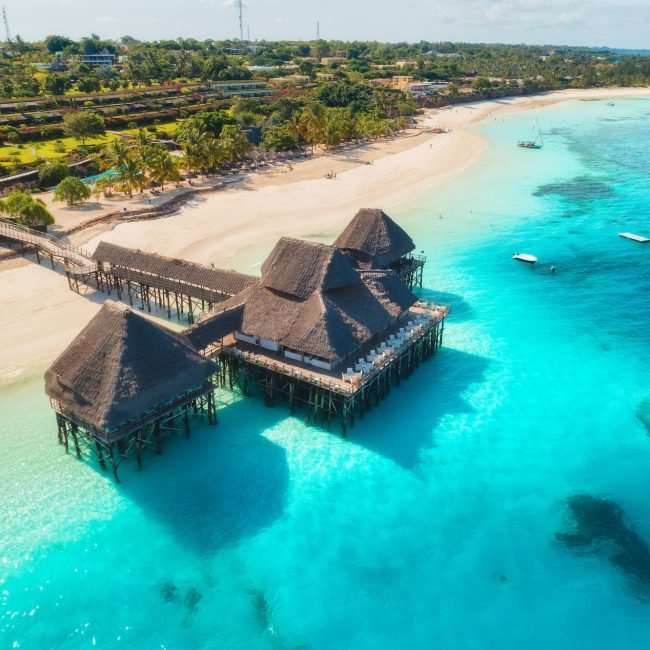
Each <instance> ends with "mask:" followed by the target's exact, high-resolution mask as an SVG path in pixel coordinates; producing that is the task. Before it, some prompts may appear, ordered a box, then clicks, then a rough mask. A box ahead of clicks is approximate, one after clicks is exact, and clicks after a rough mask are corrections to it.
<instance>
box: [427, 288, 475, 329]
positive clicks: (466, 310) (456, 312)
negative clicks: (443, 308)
mask: <svg viewBox="0 0 650 650" xmlns="http://www.w3.org/2000/svg"><path fill="white" fill-rule="evenodd" d="M415 293H416V294H417V296H418V298H420V299H421V300H432V301H433V302H435V303H437V304H438V305H450V306H451V314H452V317H453V319H454V323H464V322H465V321H468V320H471V319H472V318H473V313H472V307H471V305H470V304H469V303H468V302H467V301H466V300H465V298H463V297H462V296H459V295H458V294H455V293H447V292H444V291H434V290H433V289H427V288H424V289H417V291H416V292H415Z"/></svg>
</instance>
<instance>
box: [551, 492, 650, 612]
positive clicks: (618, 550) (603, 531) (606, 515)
mask: <svg viewBox="0 0 650 650" xmlns="http://www.w3.org/2000/svg"><path fill="white" fill-rule="evenodd" d="M567 505H568V508H569V512H570V514H571V515H572V517H573V520H574V523H575V527H574V529H573V530H572V531H570V532H559V533H556V534H555V539H556V540H557V541H558V542H560V543H562V544H564V546H565V547H566V548H568V549H570V550H573V551H575V552H582V553H587V554H594V555H599V556H601V557H606V558H608V559H609V561H610V562H611V563H612V564H613V565H614V566H615V567H617V568H618V569H619V570H620V571H621V572H622V573H623V574H624V576H625V578H626V580H627V584H628V587H629V590H630V592H631V594H632V595H634V596H635V597H636V598H638V599H639V600H643V601H645V602H650V547H649V546H648V544H647V543H646V541H645V540H644V539H643V538H642V537H641V536H640V535H639V534H638V533H637V532H636V531H635V530H633V529H632V528H630V527H629V526H628V525H627V524H626V522H625V513H624V511H623V509H622V508H621V507H620V506H619V505H618V504H617V503H615V502H614V501H610V500H609V499H602V498H599V497H594V496H592V495H590V494H575V495H573V496H570V497H569V498H568V499H567Z"/></svg>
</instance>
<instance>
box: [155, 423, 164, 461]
mask: <svg viewBox="0 0 650 650" xmlns="http://www.w3.org/2000/svg"><path fill="white" fill-rule="evenodd" d="M153 438H154V441H155V443H156V453H157V454H158V455H160V454H162V451H163V449H162V438H161V436H160V420H156V422H155V424H154V425H153Z"/></svg>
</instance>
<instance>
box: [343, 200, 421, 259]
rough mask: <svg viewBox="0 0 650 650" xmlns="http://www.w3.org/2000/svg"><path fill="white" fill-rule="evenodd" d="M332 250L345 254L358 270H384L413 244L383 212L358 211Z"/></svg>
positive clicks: (413, 245) (412, 246) (410, 249)
mask: <svg viewBox="0 0 650 650" xmlns="http://www.w3.org/2000/svg"><path fill="white" fill-rule="evenodd" d="M334 246H338V247H339V248H342V249H343V250H346V251H349V252H350V253H351V254H352V255H353V257H354V258H355V259H356V261H357V263H358V264H359V265H360V267H362V268H371V267H375V268H386V267H387V266H389V265H390V264H392V263H393V262H396V261H397V260H398V259H399V258H400V257H402V256H404V255H406V254H407V253H410V252H411V251H412V250H413V249H414V248H415V244H414V243H413V240H412V239H411V238H410V237H409V236H408V234H407V233H406V232H405V231H404V230H403V229H402V228H400V226H398V225H397V224H396V223H395V222H394V221H393V220H392V219H391V218H390V217H389V216H388V215H387V214H386V213H385V212H384V211H383V210H379V209H369V208H364V209H361V210H359V212H357V214H356V215H355V216H354V218H353V219H352V221H351V222H350V223H349V224H348V225H347V227H346V228H345V230H344V231H343V232H342V233H341V234H340V235H339V236H338V237H337V239H336V241H335V242H334Z"/></svg>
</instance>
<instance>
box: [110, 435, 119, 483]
mask: <svg viewBox="0 0 650 650" xmlns="http://www.w3.org/2000/svg"><path fill="white" fill-rule="evenodd" d="M108 450H109V456H108V457H109V459H110V461H111V467H112V469H113V476H114V477H115V482H116V483H119V482H120V477H119V476H118V475H117V466H118V463H116V462H115V456H114V455H113V445H112V444H111V443H109V445H108Z"/></svg>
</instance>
